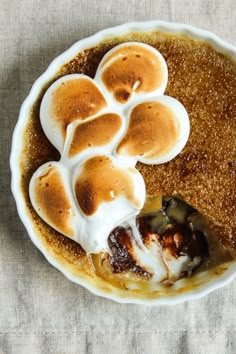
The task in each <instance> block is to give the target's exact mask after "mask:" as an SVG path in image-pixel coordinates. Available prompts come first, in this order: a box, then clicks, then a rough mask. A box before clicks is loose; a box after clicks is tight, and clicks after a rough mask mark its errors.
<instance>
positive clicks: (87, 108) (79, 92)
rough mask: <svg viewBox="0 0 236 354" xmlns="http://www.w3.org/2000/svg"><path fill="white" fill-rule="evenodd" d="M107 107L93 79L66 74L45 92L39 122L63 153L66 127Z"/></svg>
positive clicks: (51, 140)
mask: <svg viewBox="0 0 236 354" xmlns="http://www.w3.org/2000/svg"><path fill="white" fill-rule="evenodd" d="M106 107H107V102H106V99H105V98H104V96H103V94H102V92H101V90H100V88H99V87H98V86H97V85H96V83H95V81H94V80H92V79H91V78H89V77H88V76H85V75H80V74H72V75H66V76H63V77H62V78H60V79H58V80H57V81H55V82H54V83H53V84H52V85H51V86H50V87H49V89H48V90H47V91H46V93H45V95H44V97H43V100H42V103H41V107H40V120H41V124H42V127H43V130H44V132H45V134H46V136H47V138H48V139H49V140H50V142H51V143H52V144H53V145H54V146H55V147H56V148H57V149H58V150H59V152H60V153H61V152H62V150H63V146H64V142H65V139H66V135H67V127H68V126H69V125H70V124H71V123H72V122H74V121H75V120H84V119H87V118H89V117H91V116H93V115H95V114H97V113H98V112H101V111H103V110H104V109H105V108H106Z"/></svg>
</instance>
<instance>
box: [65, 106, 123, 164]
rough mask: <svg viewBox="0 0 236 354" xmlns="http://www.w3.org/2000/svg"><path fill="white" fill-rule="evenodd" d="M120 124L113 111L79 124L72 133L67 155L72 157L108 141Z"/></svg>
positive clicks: (120, 121)
mask: <svg viewBox="0 0 236 354" xmlns="http://www.w3.org/2000/svg"><path fill="white" fill-rule="evenodd" d="M121 125H122V119H121V117H120V116H119V115H118V114H115V113H106V114H103V115H101V116H99V117H97V118H94V119H93V120H88V121H85V122H83V123H81V124H79V125H78V126H77V127H76V128H75V130H74V133H73V138H72V140H71V144H70V149H69V157H74V156H75V155H77V154H78V153H80V152H81V151H84V150H85V149H87V148H91V147H98V146H104V145H106V144H108V143H110V142H111V141H112V140H113V138H114V136H115V135H116V134H117V133H118V131H119V130H120V128H121Z"/></svg>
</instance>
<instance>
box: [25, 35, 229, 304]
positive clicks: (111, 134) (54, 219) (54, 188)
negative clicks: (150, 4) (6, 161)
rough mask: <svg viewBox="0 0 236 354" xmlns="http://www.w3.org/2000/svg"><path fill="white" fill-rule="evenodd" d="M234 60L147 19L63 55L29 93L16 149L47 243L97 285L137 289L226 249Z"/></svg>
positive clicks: (167, 284)
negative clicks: (147, 27)
mask: <svg viewBox="0 0 236 354" xmlns="http://www.w3.org/2000/svg"><path fill="white" fill-rule="evenodd" d="M235 74H236V64H235V62H233V60H231V59H230V58H228V57H227V56H226V55H223V54H221V53H219V52H217V51H216V50H215V49H213V48H212V47H211V46H210V45H209V44H207V43H204V42H201V41H197V40H194V39H192V38H190V37H187V36H184V35H180V34H179V35H170V34H165V33H161V32H152V33H148V32H147V33H143V34H142V33H130V34H129V35H126V36H119V37H118V36H117V37H113V38H111V39H106V40H104V41H101V43H99V45H97V46H95V47H92V48H89V49H87V50H84V51H81V52H79V53H78V54H77V56H76V57H74V58H73V59H72V60H71V61H69V62H68V63H67V64H65V65H63V66H62V67H61V68H60V70H59V71H58V74H57V75H56V76H55V77H54V78H52V80H51V82H49V83H48V85H47V86H46V87H45V88H44V90H43V91H42V92H41V95H40V96H39V97H38V100H37V102H35V105H34V107H33V109H32V112H31V116H30V118H29V121H28V125H27V129H26V130H25V132H24V141H25V146H24V151H23V154H22V163H21V170H22V190H23V192H24V197H25V200H26V203H27V207H28V212H29V215H30V217H31V218H32V219H33V220H34V223H35V227H36V228H37V229H38V230H39V231H40V237H41V239H42V242H43V243H44V245H45V247H46V248H47V249H48V253H50V254H53V257H55V258H57V259H58V260H59V261H60V262H61V263H63V264H64V265H65V267H68V268H70V269H73V273H74V274H78V276H79V277H82V278H84V277H85V278H86V279H87V281H88V282H89V283H91V284H93V286H95V287H98V288H103V289H106V290H105V292H106V291H107V292H108V293H109V292H110V291H113V290H114V289H119V291H120V294H122V292H127V291H129V292H130V293H131V294H135V296H139V297H142V296H144V297H145V298H148V297H150V298H151V297H153V296H160V294H162V293H166V292H169V293H171V291H172V290H171V289H172V288H174V286H175V284H177V283H178V281H180V280H181V279H185V278H186V282H187V283H185V286H184V289H185V290H186V289H187V288H186V287H191V286H192V287H196V286H197V285H198V283H199V278H197V276H198V275H199V274H200V273H201V272H203V271H205V270H206V269H207V270H208V269H212V270H213V273H212V276H214V270H215V269H217V271H218V272H219V271H220V270H219V269H220V265H221V264H224V265H225V264H227V262H230V261H231V260H232V259H233V258H235V256H236V241H235V237H236V236H235V229H236V220H235V212H236V206H235V205H236V203H235V138H236V137H235V134H236V133H235V131H236V122H235V113H236V110H235V102H236V100H235V98H236V75H235ZM195 279H197V280H196V281H195ZM94 284H95V285H94ZM186 284H187V285H186ZM174 289H175V290H173V293H174V291H177V290H176V288H174ZM181 291H184V290H183V289H182V290H181ZM155 294H156V295H155ZM157 294H159V295H157ZM121 296H122V295H121Z"/></svg>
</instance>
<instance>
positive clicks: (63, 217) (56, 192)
mask: <svg viewBox="0 0 236 354" xmlns="http://www.w3.org/2000/svg"><path fill="white" fill-rule="evenodd" d="M34 197H35V202H36V203H37V209H38V212H39V213H40V214H41V215H43V216H44V219H45V220H47V222H48V223H49V224H50V225H51V226H53V227H54V228H56V229H57V230H59V231H60V232H62V233H63V234H65V235H67V236H69V237H72V238H73V229H72V228H71V217H72V216H73V212H72V207H71V203H70V199H69V196H68V193H67V192H66V189H65V185H64V182H63V180H62V177H61V174H60V171H59V170H58V169H57V167H56V166H53V165H51V166H50V165H49V168H48V170H47V172H45V174H42V175H41V176H38V177H37V178H35V180H34Z"/></svg>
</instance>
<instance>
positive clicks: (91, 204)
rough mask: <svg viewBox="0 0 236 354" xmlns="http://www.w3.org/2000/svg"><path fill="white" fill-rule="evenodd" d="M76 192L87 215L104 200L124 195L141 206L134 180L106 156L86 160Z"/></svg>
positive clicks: (108, 200) (107, 200)
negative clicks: (136, 194)
mask: <svg viewBox="0 0 236 354" xmlns="http://www.w3.org/2000/svg"><path fill="white" fill-rule="evenodd" d="M75 194H76V198H77V200H78V203H79V206H80V208H81V210H82V211H83V212H84V214H86V215H92V214H94V213H95V212H96V210H97V209H98V207H99V206H100V205H101V204H102V203H103V202H111V201H112V200H114V199H115V198H117V197H119V196H122V195H123V196H125V197H126V198H127V199H128V200H129V201H131V202H133V204H134V205H135V206H136V207H139V203H138V201H137V200H136V197H135V195H134V185H133V181H132V178H131V177H130V176H129V174H128V173H127V170H122V169H120V168H119V167H117V166H115V165H114V164H113V162H112V160H111V159H110V158H109V157H106V156H96V157H93V158H90V159H89V160H86V161H85V163H84V164H83V170H82V173H81V174H80V176H79V177H78V178H77V180H76V184H75Z"/></svg>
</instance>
